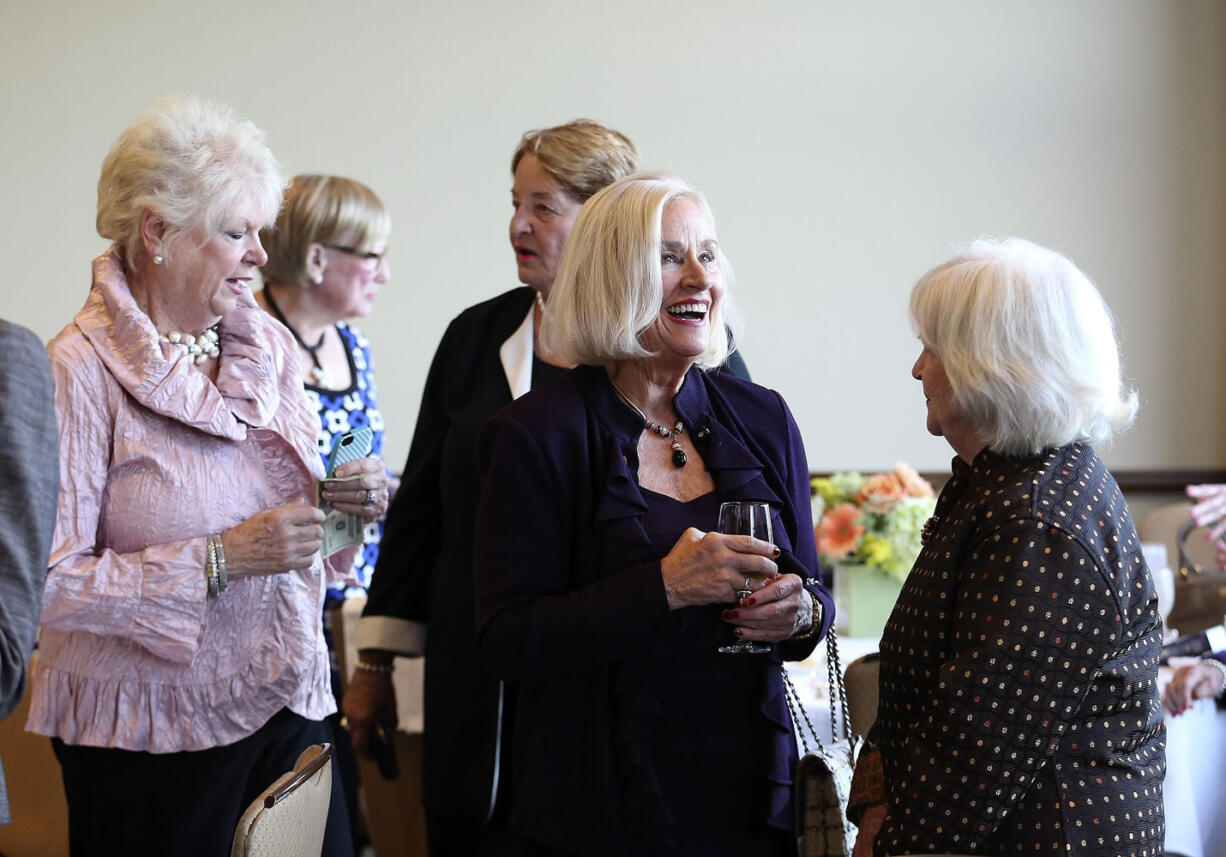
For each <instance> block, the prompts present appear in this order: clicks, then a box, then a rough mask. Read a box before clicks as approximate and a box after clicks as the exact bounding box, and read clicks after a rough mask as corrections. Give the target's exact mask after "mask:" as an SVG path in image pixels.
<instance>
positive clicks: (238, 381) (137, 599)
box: [26, 248, 353, 753]
mask: <svg viewBox="0 0 1226 857" xmlns="http://www.w3.org/2000/svg"><path fill="white" fill-rule="evenodd" d="M93 267H94V280H93V287H92V288H91V290H90V294H89V298H88V299H87V300H86V302H85V306H84V307H83V308H82V309H81V311H80V312H79V313H78V314H77V316H76V318H75V319H74V320H73V323H72V324H70V325H68V326H67V327H66V328H64V330H63V331H62V332H61V333H60V334H59V335H58V336H57V337H56V338H55V339H54V340H52V341H51V343H50V344H49V345H48V347H47V350H48V352H49V354H50V357H51V367H52V374H53V376H54V379H55V400H56V411H57V414H58V416H59V424H60V495H59V509H58V515H59V517H58V521H57V524H56V532H55V539H54V542H53V544H52V548H51V560H50V570H49V572H48V575H47V588H46V593H45V596H44V601H43V611H42V619H41V628H40V632H41V636H40V640H39V658H38V664H37V667H36V669H35V671H34V674H33V679H32V683H33V699H32V703H31V709H30V718H29V720H28V721H27V723H26V728H27V729H29V730H31V731H33V732H37V733H40V734H43V735H54V736H58V737H60V738H61V739H63V740H64V741H65V742H66V743H69V744H83V745H89V746H95V747H119V748H122V749H126V750H144V751H149V752H154V753H169V752H174V751H177V750H199V749H204V748H207V747H214V746H219V745H224V744H230V743H233V742H235V741H238V740H239V739H241V738H244V737H246V736H247V735H250V734H252V733H253V732H255V731H256V730H257V729H259V728H260V726H262V725H263V724H264V723H265V722H266V721H267V720H268V719H269V718H270V717H271V716H272V715H273V714H275V713H276V712H277V711H278V710H280V709H281V708H283V707H288V708H289V709H291V710H292V711H294V712H296V713H297V714H300V715H302V716H303V717H307V718H310V719H313V720H318V719H320V718H322V717H324V716H326V715H327V714H330V713H331V712H332V711H334V710H335V704H334V702H333V698H332V694H331V691H330V688H329V669H328V653H327V649H326V648H325V645H324V640H323V635H322V631H321V628H320V612H321V609H322V603H323V593H324V584H325V580H324V578H325V567H324V562H323V561H321V560H320V559H318V558H316V560H315V562H314V563H313V565H312V566H311V568H310V569H309V570H308V571H306V572H290V573H288V574H277V575H270V576H265V577H248V578H244V579H242V580H235V581H233V582H231V584H230V588H229V589H228V590H227V591H226V592H225V593H223V594H222V595H221V597H220V598H216V599H210V598H208V597H207V594H206V584H205V576H204V567H205V539H206V537H207V536H209V535H210V534H213V533H219V532H221V531H223V530H225V529H227V528H229V527H232V526H234V525H235V524H238V523H239V522H241V521H243V520H245V519H247V518H249V517H251V516H252V515H254V514H255V513H257V512H259V511H261V510H264V509H268V508H271V507H273V506H277V505H280V504H282V503H286V502H291V501H294V500H302V501H304V502H312V501H313V499H314V481H315V480H316V479H318V478H320V477H321V476H322V475H323V474H322V471H321V466H320V460H319V453H318V451H317V449H316V446H315V435H316V433H317V429H318V426H317V423H316V421H317V419H318V418H317V417H316V416H315V414H314V413H313V412H312V411H311V409H310V406H309V405H308V404H307V401H306V398H305V395H304V393H303V389H302V381H301V378H300V375H299V365H298V356H297V352H296V350H295V349H294V344H293V341H292V339H291V338H290V335H289V333H288V331H286V330H285V328H283V327H282V326H280V325H279V324H278V323H277V322H276V321H275V320H273V319H272V317H271V316H269V315H268V314H267V313H265V312H264V311H263V310H261V309H260V308H259V307H258V306H257V305H256V303H255V301H254V300H253V299H252V298H251V296H250V295H249V294H246V295H244V296H243V297H242V298H241V299H240V300H239V304H238V307H237V308H236V309H235V310H233V311H232V312H231V313H229V314H228V315H226V316H225V318H223V319H222V321H221V357H220V368H219V375H218V378H217V382H216V384H215V385H214V383H213V382H212V381H210V380H209V379H208V378H207V377H205V375H204V374H203V373H201V372H199V371H196V370H195V369H193V368H192V367H191V366H190V365H189V363H188V361H187V359H186V358H185V357H182V356H181V355H180V352H179V351H178V350H177V349H173V348H172V347H171V346H169V345H166V344H163V343H161V342H159V341H158V334H157V332H156V331H155V330H154V327H153V324H152V322H151V321H150V320H149V318H148V316H146V315H145V313H144V312H142V311H141V310H140V308H139V307H138V306H137V305H136V302H135V300H134V299H133V298H132V294H131V292H130V291H129V289H128V284H127V281H126V279H125V277H124V274H123V269H122V266H121V263H120V261H119V258H118V256H117V255H116V252H115V250H114V248H112V250H110V251H108V252H107V253H105V254H103V255H102V256H100V257H98V258H97V259H95V260H94V266H93ZM327 565H328V568H327V572H326V573H327V574H328V575H330V576H335V577H337V578H338V579H339V578H342V577H343V575H344V570H347V569H350V568H352V566H353V554H352V551H345V552H342V553H339V554H336V555H335V556H333V557H331V558H330V559H329V560H328V561H327Z"/></svg>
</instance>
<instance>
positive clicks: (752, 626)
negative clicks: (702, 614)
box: [723, 574, 819, 643]
mask: <svg viewBox="0 0 1226 857" xmlns="http://www.w3.org/2000/svg"><path fill="white" fill-rule="evenodd" d="M812 604H813V601H812V599H811V598H810V597H809V593H808V592H806V591H805V587H804V581H803V580H801V579H800V578H799V577H798V576H796V575H795V574H781V575H779V576H778V577H774V578H771V580H770V581H769V582H768V583H767V584H766V585H765V586H763V587H762V588H761V589H759V590H757V591H756V592H754V594H753V595H751V596H749V597H748V598H746V599H745V600H744V601H742V602H741V603H740V604H738V605H737V606H736V607H730V608H729V609H727V610H725V611H724V612H723V617H724V621H725V622H727V623H729V624H730V625H735V626H736V635H737V637H739V638H741V639H742V640H761V641H762V642H765V643H777V642H779V641H780V640H786V639H787V638H788V637H790V636H792V635H793V634H795V633H798V632H800V631H803V630H805V629H807V628H808V627H809V625H810V622H811V621H814V620H816V619H818V618H819V617H817V616H813V615H812V612H813V608H812Z"/></svg>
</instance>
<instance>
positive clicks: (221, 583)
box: [213, 533, 230, 593]
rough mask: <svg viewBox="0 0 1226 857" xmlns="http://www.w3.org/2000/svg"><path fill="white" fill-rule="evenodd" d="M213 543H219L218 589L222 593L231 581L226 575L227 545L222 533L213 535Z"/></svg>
mask: <svg viewBox="0 0 1226 857" xmlns="http://www.w3.org/2000/svg"><path fill="white" fill-rule="evenodd" d="M213 544H215V545H217V591H218V593H222V592H225V591H226V587H227V586H229V585H230V581H229V579H227V577H226V546H225V545H224V544H222V541H221V534H220V533H218V534H217V535H215V536H213Z"/></svg>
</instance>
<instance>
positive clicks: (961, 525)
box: [856, 444, 1166, 857]
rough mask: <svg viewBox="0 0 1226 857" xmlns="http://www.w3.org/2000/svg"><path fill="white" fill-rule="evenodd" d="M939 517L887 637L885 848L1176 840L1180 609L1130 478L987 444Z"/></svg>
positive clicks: (881, 848) (1057, 454) (1130, 851)
mask: <svg viewBox="0 0 1226 857" xmlns="http://www.w3.org/2000/svg"><path fill="white" fill-rule="evenodd" d="M926 530H928V533H927V537H926V542H925V546H924V549H923V551H922V552H921V554H920V556H919V559H918V560H917V561H916V563H915V567H914V568H913V569H912V571H911V574H910V576H909V577H908V578H907V582H906V585H905V586H904V588H903V591H902V594H901V595H900V596H899V599H898V603H897V604H896V605H895V607H894V612H893V614H892V615H891V617H890V621H889V624H888V625H887V626H886V629H885V633H884V634H883V636H882V638H881V702H880V709H879V712H878V718H877V723H876V725H875V726H874V727H873V729H872V732H871V734H870V736H869V740H870V743H871V744H872V745H873V746H874V747H876V748H877V749H878V750H879V752H880V763H881V764H880V768H879V770H880V771H881V772H882V773H883V774H884V794H883V795H882V797H884V798H885V800H884V803H885V804H886V806H887V809H888V815H887V817H886V820H885V822H884V824H883V825H882V828H881V832H880V834H879V836H878V837H877V841H876V853H877V854H879V855H881V854H926V853H937V852H958V853H964V854H999V855H1004V854H1030V855H1033V854H1061V855H1074V856H1075V857H1087V856H1088V855H1094V857H1107V855H1111V857H1123V856H1124V855H1135V857H1145V855H1148V857H1157V855H1160V854H1161V853H1162V850H1163V847H1162V846H1163V834H1164V824H1163V816H1162V777H1163V774H1164V772H1165V768H1166V760H1165V750H1164V747H1165V727H1164V726H1163V721H1162V713H1161V706H1160V704H1159V701H1158V692H1157V678H1158V657H1159V654H1160V650H1161V642H1162V640H1161V625H1160V622H1159V618H1158V609H1157V596H1156V595H1155V593H1154V587H1153V584H1152V582H1151V580H1150V576H1149V571H1148V569H1147V567H1146V565H1145V562H1144V560H1143V559H1142V557H1141V548H1140V544H1139V542H1138V539H1137V534H1136V530H1135V528H1134V527H1133V522H1132V516H1131V514H1130V513H1129V511H1128V507H1127V505H1126V504H1125V503H1124V498H1123V496H1122V495H1121V494H1120V490H1119V487H1118V486H1117V485H1116V483H1115V479H1114V478H1112V476H1111V474H1110V473H1108V472H1107V469H1106V468H1105V467H1104V466H1103V464H1102V462H1101V461H1100V460H1099V458H1098V456H1097V455H1095V453H1094V451H1093V450H1092V449H1090V448H1089V447H1086V446H1083V445H1081V444H1074V445H1071V446H1067V447H1063V448H1061V449H1056V450H1049V451H1047V452H1045V453H1042V454H1041V455H1038V456H1034V457H1025V458H1006V457H1003V456H1000V455H997V454H995V453H993V452H991V451H988V450H984V451H983V452H981V453H980V454H979V455H978V456H977V457H976V458H975V461H974V463H973V465H967V464H966V463H965V462H963V461H961V460H960V459H955V460H954V468H953V477H952V479H951V480H950V482H949V483H948V484H947V485H946V487H945V489H944V491H942V492H941V496H940V499H939V501H938V502H937V507H936V513H935V515H934V518H933V521H931V522H930V526H929V527H927V528H926ZM862 761H866V762H867V761H868V760H867V759H866V760H862ZM872 767H873V765H872V764H866V765H862V766H861V767H860V769H859V770H858V771H857V778H858V779H859V780H860V781H861V782H859V783H857V789H856V790H857V791H859V792H860V793H861V797H862V796H863V791H864V787H865V786H866V785H867V783H866V782H864V781H865V780H867V779H868V778H869V777H868V775H869V769H871V768H872Z"/></svg>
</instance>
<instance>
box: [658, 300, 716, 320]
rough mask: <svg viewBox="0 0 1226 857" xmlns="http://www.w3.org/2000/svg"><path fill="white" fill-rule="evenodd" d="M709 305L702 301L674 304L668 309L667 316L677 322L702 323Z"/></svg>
mask: <svg viewBox="0 0 1226 857" xmlns="http://www.w3.org/2000/svg"><path fill="white" fill-rule="evenodd" d="M710 309H711V307H710V305H709V304H707V303H704V302H702V301H691V302H689V303H683V304H674V305H673V306H670V307H669V308H668V314H669V315H671V316H672V317H673V318H675V319H677V320H679V321H702V320H703V319H705V318H706V317H707V312H708V311H709V310H710Z"/></svg>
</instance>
